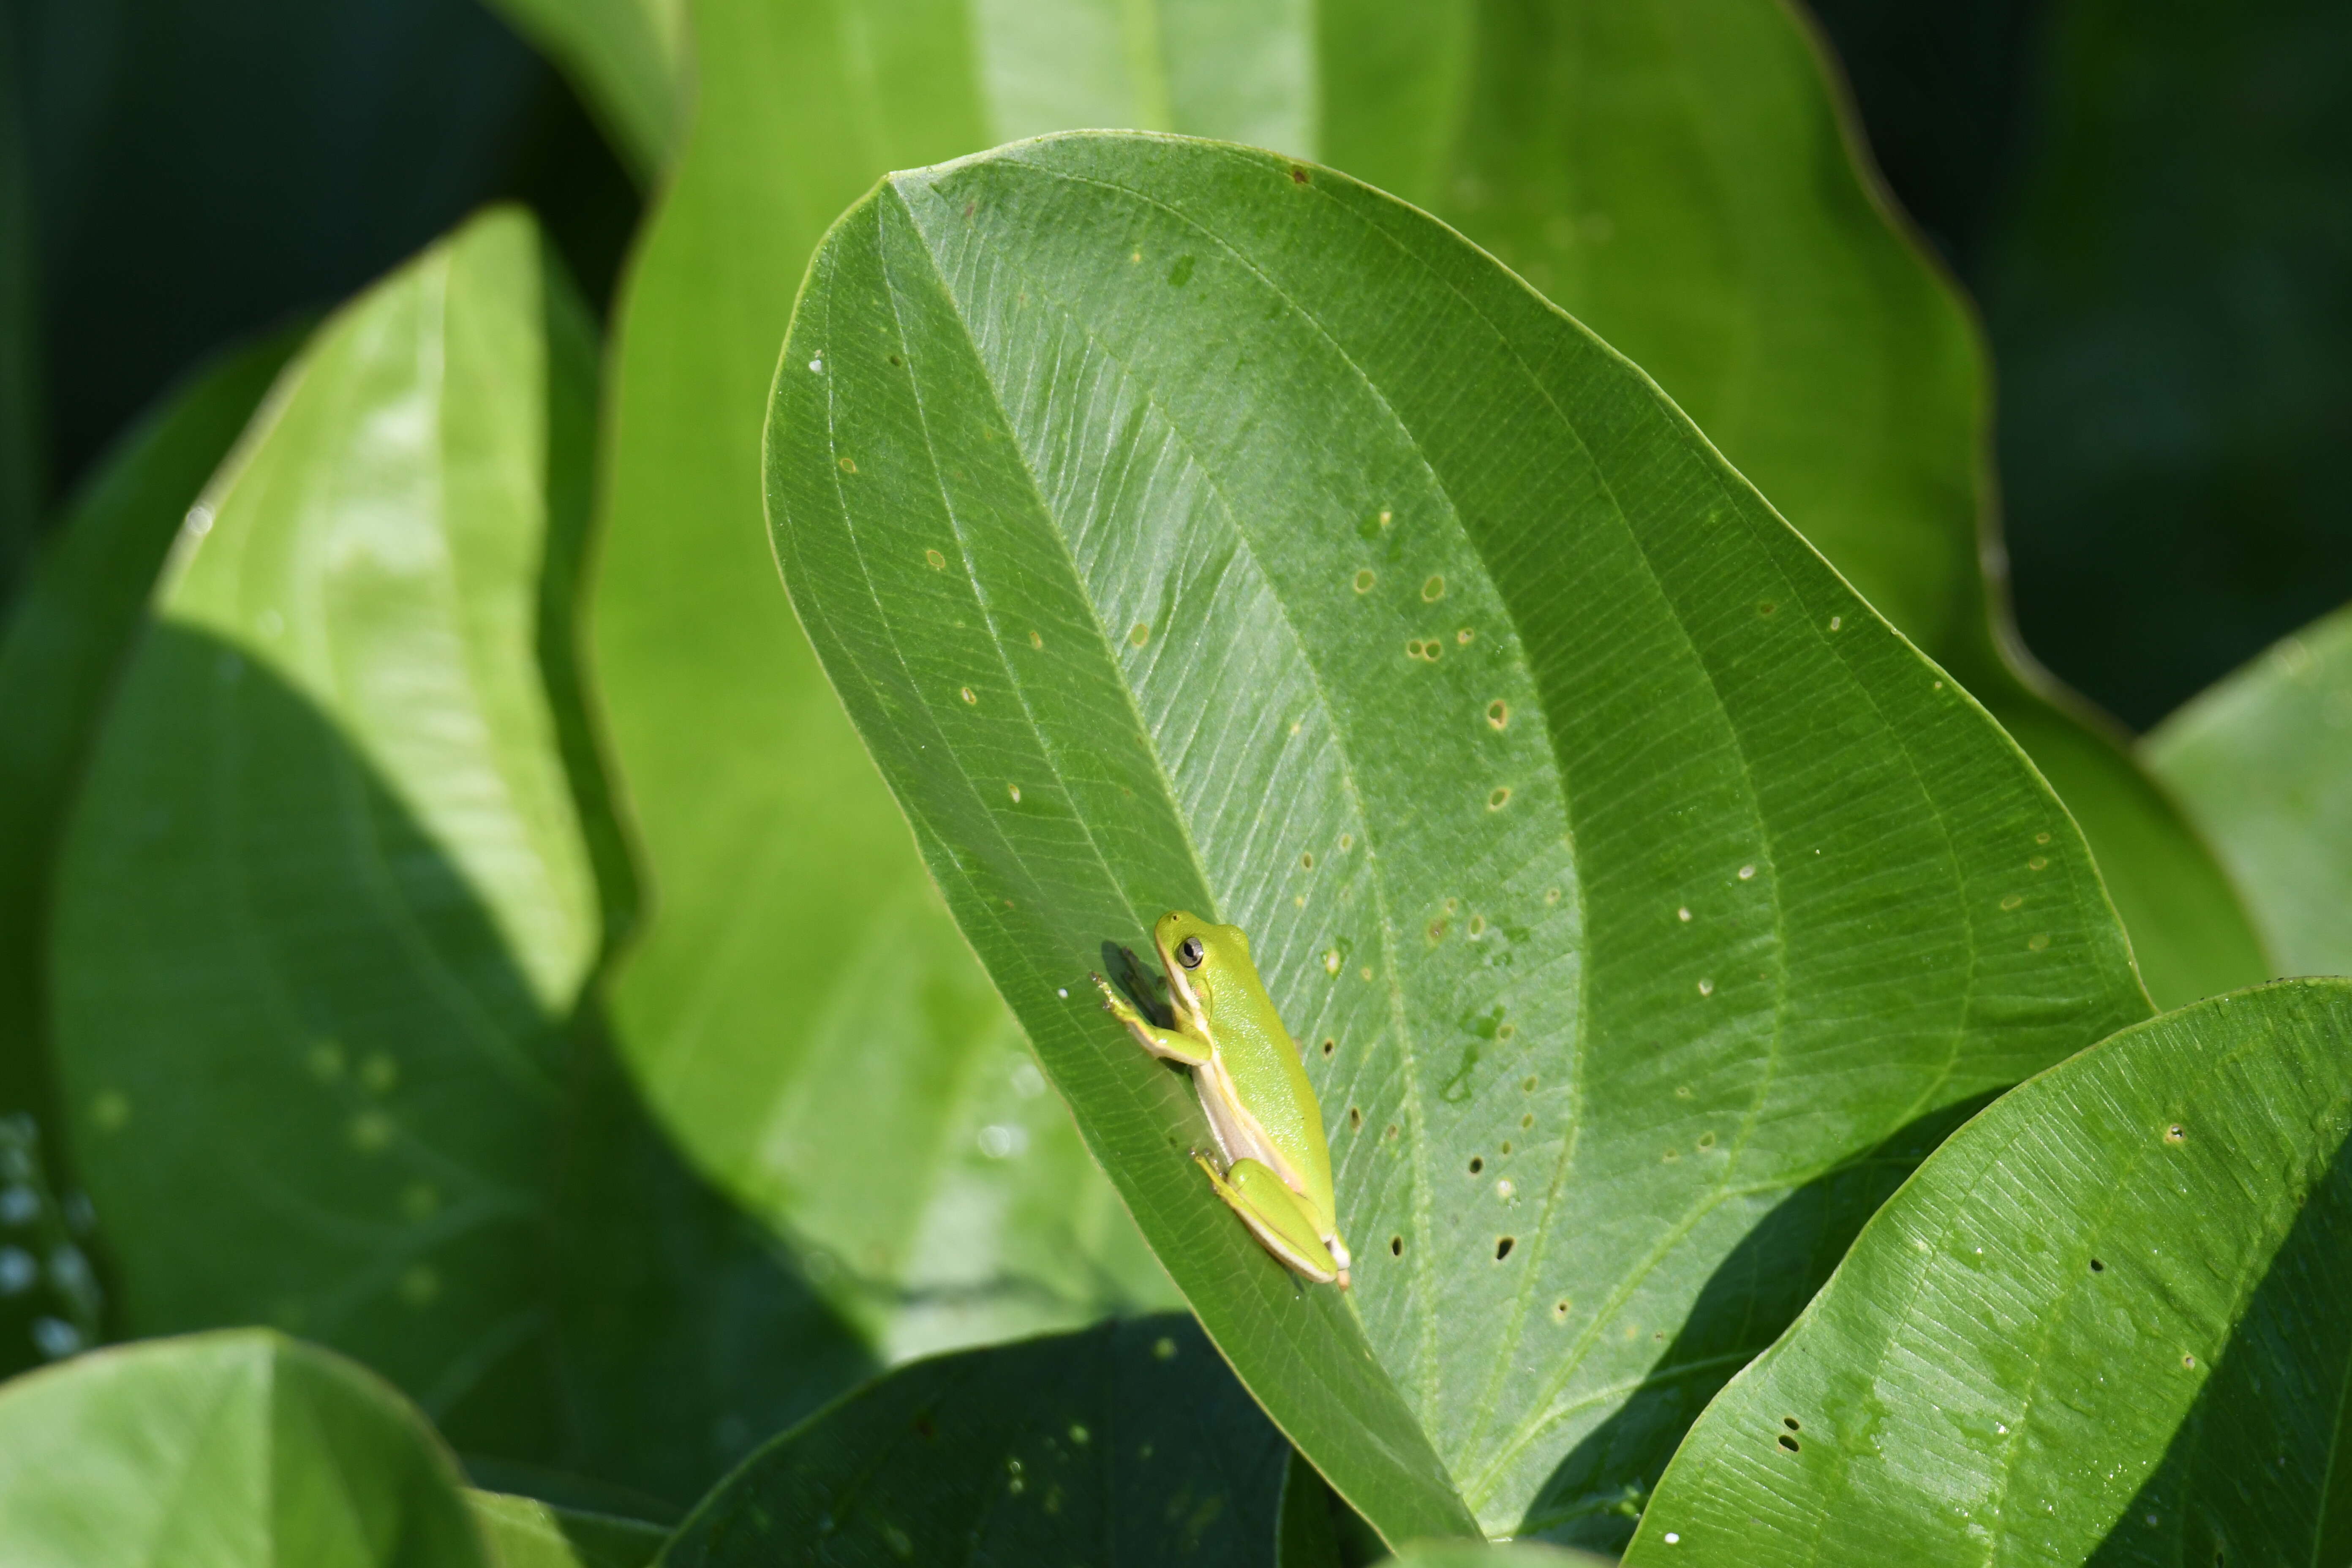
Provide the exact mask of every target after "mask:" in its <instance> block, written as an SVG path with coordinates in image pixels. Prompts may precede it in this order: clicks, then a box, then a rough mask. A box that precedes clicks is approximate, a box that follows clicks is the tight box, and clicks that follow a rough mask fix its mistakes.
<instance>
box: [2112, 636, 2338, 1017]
mask: <svg viewBox="0 0 2352 1568" xmlns="http://www.w3.org/2000/svg"><path fill="white" fill-rule="evenodd" d="M2140 749H2141V751H2142V752H2143V753H2144V754H2145V755H2146V756H2147V760H2148V764H2149V766H2151V767H2153V768H2154V769H2155V770H2156V771H2157V773H2158V774H2159V775H2160V776H2161V777H2162V778H2163V779H2164V781H2165V782H2166V783H2167V784H2170V785H2171V786H2172V788H2173V790H2174V791H2175V792H2176V793H2178V794H2179V796H2180V798H2181V800H2182V801H2183V802H2185V803H2186V804H2187V805H2188V807H2189V815H2190V816H2193V817H2195V818H2196V820H2197V823H2198V826H2200V827H2202V828H2203V829H2204V830H2205V833H2206V836H2207V837H2210V839H2211V840H2212V841H2213V843H2214V845H2215V847H2217V848H2219V849H2220V850H2221V858H2222V859H2223V860H2224V861H2226V862H2227V863H2228V864H2229V867H2230V869H2231V872H2233V873H2234V874H2235V875H2236V877H2237V879H2238V885H2239V886H2240V887H2241V888H2243V889H2245V892H2246V901H2247V903H2248V904H2249V905H2250V906H2252V909H2253V911H2254V916H2255V919H2257V920H2258V921H2261V922H2262V927H2263V938H2264V939H2265V940H2266V941H2267V942H2269V944H2270V949H2271V951H2272V952H2274V953H2276V954H2277V955H2278V962H2279V964H2280V967H2281V968H2282V969H2284V971H2285V972H2286V973H2289V974H2352V782H2348V781H2352V610H2339V611H2337V612H2336V614H2335V615H2333V616H2329V617H2327V618H2326V620H2323V621H2321V622H2319V623H2318V624H2316V625H2315V626H2309V627H2306V628H2305V630H2303V631H2300V632H2297V633H2296V634H2295V635H2294V636H2293V637H2288V638H2287V639H2285V640H2284V642H2282V643H2280V644H2279V645H2278V646H2277V647H2273V649H2271V650H2270V652H2269V653H2267V654H2265V655H2264V656H2263V658H2260V659H2257V660H2256V661H2255V662H2254V663H2252V664H2251V665H2249V666H2248V667H2247V668H2244V669H2242V670H2240V671H2239V672H2238V673H2237V674H2235V675H2233V676H2231V678H2230V679H2227V680H2225V681H2223V682H2221V684H2220V685H2219V686H2216V687H2215V688H2214V689H2212V690H2210V691H2208V692H2206V693H2205V694H2204V695H2203V696H2201V697H2200V698H2198V699H2197V700H2196V701H2194V702H2192V703H2190V704H2189V706H2188V707H2186V708H2184V709H2182V710H2180V711H2179V712H2178V713H2176V714H2174V715H2173V716H2172V717H2171V718H2170V719H2168V720H2166V721H2165V722H2164V726H2163V727H2162V728H2161V729H2159V730H2158V731H2156V732H2155V733H2153V734H2151V735H2149V736H2148V737H2147V740H2146V741H2145V742H2142V743H2141V748H2140Z"/></svg>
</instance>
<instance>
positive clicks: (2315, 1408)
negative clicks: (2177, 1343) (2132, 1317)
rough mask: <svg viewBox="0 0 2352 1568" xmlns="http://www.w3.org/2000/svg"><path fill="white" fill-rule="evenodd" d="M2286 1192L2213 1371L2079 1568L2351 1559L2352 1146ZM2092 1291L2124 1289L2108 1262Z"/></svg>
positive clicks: (2117, 1265)
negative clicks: (2347, 1427) (2289, 1210)
mask: <svg viewBox="0 0 2352 1568" xmlns="http://www.w3.org/2000/svg"><path fill="white" fill-rule="evenodd" d="M2296 1197H2297V1201H2298V1203H2299V1205H2300V1209H2301V1212H2300V1213H2298V1214H2297V1215H2296V1216H2295V1221H2294V1226H2292V1227H2291V1228H2290V1229H2289V1230H2288V1232H2287V1237H2286V1240H2285V1242H2284V1244H2283V1245H2282V1246H2281V1247H2279V1249H2278V1252H2277V1254H2276V1255H2275V1256H2274V1257H2273V1258H2272V1259H2271V1265H2270V1268H2268V1269H2267V1270H2266V1271H2265V1272H2264V1273H2263V1280H2262V1283H2261V1284H2260V1285H2258V1286H2256V1287H2255V1289H2254V1294H2253V1297H2252V1300H2249V1301H2248V1302H2247V1304H2246V1310H2245V1313H2244V1315H2243V1316H2242V1317H2241V1318H2240V1319H2239V1320H2238V1324H2237V1327H2236V1328H2235V1329H2234V1330H2232V1331H2231V1334H2230V1340H2229V1343H2228V1344H2227V1345H2226V1346H2225V1347H2223V1349H2222V1352H2221V1355H2220V1356H2219V1357H2218V1358H2217V1359H2216V1360H2215V1362H2214V1364H2213V1370H2212V1374H2211V1376H2210V1377H2209V1378H2208V1379H2207V1380H2206V1383H2205V1385H2204V1387H2203V1388H2202V1389H2201V1390H2200V1391H2199V1393H2198V1395H2197V1398H2196V1401H2195V1402H2194V1403H2193V1404H2192V1405H2190V1406H2189V1414H2188V1415H2187V1417H2186V1418H2185V1419H2183V1420H2182V1422H2181V1424H2180V1426H2179V1429H2178V1430H2177V1431H2175V1432H2174V1433H2173V1435H2172V1441H2171V1442H2170V1443H2169V1444H2168V1446H2167V1447H2166V1448H2165V1452H2164V1458H2163V1459H2162V1460H2160V1461H2159V1462H2158V1465H2157V1467H2156V1469H2155V1472H2154V1473H2153V1474H2152V1475H2150V1476H2149V1478H2148V1479H2147V1481H2146V1482H2145V1483H2143V1484H2142V1486H2141V1487H2140V1489H2139V1492H2138V1495H2137V1496H2135V1497H2134V1498H2133V1499H2132V1500H2131V1506H2129V1507H2128V1508H2126V1509H2125V1510H2124V1512H2123V1517H2122V1518H2121V1519H2119V1520H2117V1521H2116V1523H2115V1525H2114V1526H2113V1527H2112V1528H2111V1529H2110V1530H2109V1531H2108V1532H2107V1536H2106V1539H2105V1541H2103V1542H2100V1545H2099V1550H2098V1551H2097V1552H2095V1553H2094V1554H2093V1556H2092V1558H2091V1561H2090V1565H2089V1568H2142V1565H2148V1568H2155V1565H2158V1564H2161V1565H2162V1568H2206V1565H2207V1564H2209V1563H2210V1564H2211V1565H2212V1568H2265V1565H2267V1564H2270V1563H2344V1562H2347V1561H2352V1507H2347V1500H2352V1468H2347V1467H2352V1458H2347V1456H2346V1454H2345V1452H2344V1448H2343V1445H2342V1443H2341V1442H2340V1441H2339V1438H2340V1435H2341V1434H2340V1424H2341V1422H2342V1419H2343V1413H2344V1407H2345V1401H2346V1391H2347V1385H2352V1315H2347V1313H2346V1312H2345V1310H2344V1303H2345V1302H2346V1301H2347V1300H2352V1146H2347V1147H2340V1148H2338V1149H2337V1151H2336V1157H2335V1158H2334V1159H2333V1160H2332V1161H2331V1162H2329V1164H2328V1168H2327V1173H2326V1175H2324V1176H2322V1177H2321V1178H2320V1180H2319V1181H2318V1182H2317V1183H2316V1184H2314V1185H2313V1186H2312V1187H2311V1188H2310V1190H2309V1191H2307V1192H2304V1193H2299V1194H2296ZM2134 1288H2135V1287H2134V1281H2133V1278H2132V1270H2131V1268H2130V1267H2129V1266H2128V1264H2127V1263H2126V1261H2125V1260H2124V1258H2122V1257H2121V1255H2120V1254H2117V1255H2116V1257H2115V1261H2114V1262H2112V1263H2110V1264H2108V1265H2107V1266H2106V1267H2105V1268H2102V1269H2101V1270H2100V1272H2099V1274H2098V1277H2097V1279H2096V1283H2095V1289H2101V1290H2111V1291H2115V1292H2118V1293H2121V1292H2126V1291H2129V1290H2131V1289H2134ZM2166 1353H2167V1354H2170V1353H2171V1350H2170V1347H2166ZM2118 1381H2120V1380H2118Z"/></svg>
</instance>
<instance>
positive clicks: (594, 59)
mask: <svg viewBox="0 0 2352 1568" xmlns="http://www.w3.org/2000/svg"><path fill="white" fill-rule="evenodd" d="M490 6H491V9H492V10H495V11H498V12H499V13H501V14H503V15H504V16H506V18H507V20H509V22H512V23H513V24H514V26H515V27H516V28H517V30H519V31H520V32H521V33H523V34H524V35H525V36H526V37H530V39H531V40H532V41H533V42H535V43H536V44H538V45H539V47H541V49H543V50H545V51H546V52H547V53H548V54H549V55H551V56H552V57H553V58H555V60H556V61H557V62H558V63H559V64H561V65H562V67H563V68H564V70H565V71H566V72H567V73H568V74H569V75H570V76H571V77H572V79H573V80H574V81H575V82H577V83H578V84H579V86H580V88H581V90H582V95H583V97H585V98H586V99H587V100H588V101H589V102H590V103H592V104H593V105H594V106H595V110H596V112H597V113H598V115H599V116H601V117H602V118H603V120H604V130H605V133H606V134H607V135H608V136H609V137H611V139H612V141H613V144H614V146H615V147H617V148H619V149H620V152H621V154H622V156H623V157H624V158H625V159H626V160H627V161H628V163H629V166H630V168H631V169H632V170H633V171H634V172H635V174H636V175H637V177H638V178H639V179H640V180H646V181H650V180H652V179H653V178H654V177H656V175H658V174H660V173H661V171H662V169H663V167H664V165H666V164H667V163H668V162H669V154H670V149H671V147H672V145H673V143H675V142H676V141H677V132H678V129H679V125H680V121H682V119H683V118H684V117H683V115H682V113H681V110H682V108H683V101H684V99H685V96H686V90H687V81H686V58H685V57H686V31H687V16H686V11H687V6H686V0H490Z"/></svg>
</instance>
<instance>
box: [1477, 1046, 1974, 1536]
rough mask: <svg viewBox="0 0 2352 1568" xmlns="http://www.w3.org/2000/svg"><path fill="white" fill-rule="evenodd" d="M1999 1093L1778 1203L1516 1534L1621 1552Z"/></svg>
mask: <svg viewBox="0 0 2352 1568" xmlns="http://www.w3.org/2000/svg"><path fill="white" fill-rule="evenodd" d="M1999 1098H2000V1094H1999V1092H1998V1091H1996V1092H1993V1093H1989V1094H1984V1095H1980V1096H1979V1097H1977V1098H1975V1099H1973V1100H1965V1101H1963V1102H1961V1103H1959V1104H1958V1105H1953V1106H1949V1107H1947V1108H1946V1109H1944V1110H1937V1111H1932V1112H1930V1113H1929V1114H1927V1115H1925V1116H1922V1117H1918V1118H1916V1120H1914V1121H1910V1122H1909V1123H1907V1124H1906V1125H1905V1126H1904V1127H1903V1128H1902V1129H1901V1130H1899V1131H1896V1132H1895V1133H1894V1134H1892V1135H1891V1136H1889V1137H1887V1138H1886V1139H1885V1140H1883V1141H1882V1142H1880V1143H1879V1144H1878V1145H1877V1146H1876V1147H1874V1148H1873V1149H1871V1150H1869V1151H1868V1152H1865V1153H1863V1154H1860V1155H1857V1156H1856V1157H1855V1158H1853V1160H1850V1161H1848V1162H1847V1163H1844V1164H1843V1165H1840V1166H1839V1167H1837V1168H1836V1169H1835V1170H1832V1171H1830V1172H1828V1173H1824V1174H1822V1175H1820V1176H1817V1177H1815V1178H1814V1179H1813V1180H1812V1181H1811V1182H1808V1183H1806V1184H1804V1185H1803V1186H1801V1187H1799V1188H1797V1189H1796V1190H1795V1191H1793V1192H1791V1193H1790V1194H1789V1195H1788V1196H1787V1197H1785V1198H1782V1199H1781V1200H1780V1202H1779V1203H1778V1204H1776V1205H1773V1208H1772V1210H1771V1212H1770V1213H1769V1214H1768V1215H1765V1216H1764V1218H1763V1220H1762V1221H1761V1222H1760V1223H1759V1224H1758V1226H1756V1228H1755V1229H1754V1230H1752V1231H1750V1232H1749V1233H1748V1236H1747V1237H1746V1238H1745V1239H1743V1240H1742V1241H1741V1242H1740V1244H1739V1245H1738V1247H1735V1248H1733V1250H1732V1252H1731V1255H1730V1256H1729V1257H1727V1258H1725V1259H1724V1260H1723V1262H1722V1264H1721V1265H1720V1266H1719V1267H1718V1268H1717V1269H1716V1271H1715V1272H1714V1274H1713V1275H1711V1276H1709V1278H1708V1279H1707V1282H1706V1286H1705V1288H1704V1289H1701V1290H1700V1291H1699V1294H1698V1299H1697V1300H1696V1301H1694V1302H1693V1303H1692V1306H1691V1310H1690V1315H1689V1316H1688V1317H1687V1318H1685V1319H1684V1320H1683V1326H1682V1328H1681V1330H1680V1331H1678V1332H1677V1333H1676V1334H1675V1338H1674V1340H1673V1342H1671V1343H1669V1344H1668V1345H1667V1346H1666V1349H1665V1351H1664V1353H1663V1354H1662V1355H1660V1356H1659V1357H1658V1359H1657V1361H1656V1362H1655V1363H1653V1364H1652V1366H1651V1368H1650V1371H1649V1373H1648V1374H1647V1375H1646V1376H1645V1377H1644V1378H1643V1382H1642V1384H1641V1386H1640V1387H1638V1388H1637V1389H1635V1390H1634V1391H1633V1394H1631V1395H1629V1396H1628V1397H1627V1398H1626V1400H1625V1403H1624V1405H1622V1407H1621V1408H1620V1409H1619V1410H1618V1411H1617V1413H1616V1414H1615V1415H1612V1416H1610V1417H1609V1418H1608V1419H1607V1420H1606V1421H1603V1422H1602V1423H1601V1425H1600V1426H1597V1427H1595V1428H1594V1429H1593V1430H1592V1431H1591V1432H1590V1433H1588V1434H1587V1435H1586V1436H1585V1437H1584V1439H1583V1441H1581V1442H1580V1443H1579V1444H1577V1446H1576V1447H1574V1448H1572V1449H1570V1451H1569V1454H1568V1456H1567V1458H1563V1459H1562V1460H1561V1461H1560V1462H1559V1466H1558V1467H1557V1468H1554V1469H1553V1471H1552V1473H1551V1475H1550V1477H1549V1479H1547V1480H1546V1481H1545V1483H1544V1486H1543V1489H1541V1490H1540V1491H1539V1492H1538V1493H1537V1495H1536V1500H1535V1502H1534V1503H1533V1505H1531V1506H1530V1507H1529V1508H1528V1512H1527V1515H1526V1517H1525V1518H1524V1519H1523V1520H1522V1521H1521V1522H1520V1524H1519V1527H1518V1530H1517V1534H1518V1535H1519V1536H1521V1537H1527V1536H1540V1537H1541V1538H1543V1539H1544V1540H1547V1541H1552V1542H1559V1543H1560V1544H1562V1545H1566V1546H1575V1547H1581V1548H1583V1549H1585V1550H1587V1551H1592V1552H1610V1553H1612V1554H1614V1553H1618V1552H1622V1551H1623V1550H1624V1549H1625V1543H1626V1542H1627V1541H1628V1540H1630V1539H1631V1538H1632V1536H1633V1526H1634V1525H1635V1523H1636V1522H1638V1521H1640V1519H1641V1517H1642V1510H1643V1507H1644V1506H1645V1505H1646V1504H1647V1502H1648V1500H1649V1496H1650V1492H1651V1490H1652V1489H1654V1487H1655V1486H1656V1485H1657V1483H1658V1478H1659V1477H1660V1476H1662V1475H1664V1473H1665V1468H1666V1462H1667V1460H1669V1459H1671V1458H1673V1457H1674V1452H1675V1447H1676V1445H1678V1444H1680V1443H1681V1442H1682V1440H1683V1434H1684V1433H1685V1432H1687V1431H1688V1430H1689V1429H1690V1425H1691V1423H1692V1422H1693V1421H1696V1419H1697V1418H1698V1414H1699V1412H1700V1411H1702V1410H1704V1409H1706V1405H1707V1402H1708V1401H1709V1400H1711V1399H1713V1398H1714V1397H1715V1396H1716V1394H1717V1392H1718V1391H1719V1390H1720V1389H1721V1388H1722V1387H1723V1385H1724V1384H1727V1383H1728V1382H1730V1381H1731V1378H1732V1376H1733V1374H1734V1373H1738V1371H1739V1369H1740V1368H1741V1367H1744V1366H1746V1365H1747V1364H1748V1363H1749V1362H1751V1361H1753V1360H1754V1359H1755V1358H1756V1357H1757V1356H1758V1355H1759V1353H1761V1352H1763V1351H1764V1350H1765V1349H1766V1348H1767V1347H1769V1345H1770V1344H1771V1343H1772V1342H1773V1341H1774V1340H1777V1339H1779V1338H1780V1334H1781V1333H1782V1331H1785V1330H1786V1329H1787V1328H1788V1326H1789V1325H1790V1323H1792V1322H1794V1321H1796V1318H1797V1314H1798V1313H1799V1312H1801V1311H1802V1310H1804V1308H1805V1304H1806V1303H1807V1302H1808V1301H1810V1300H1812V1299H1813V1296H1814V1294H1815V1293H1816V1292H1817V1291H1819V1290H1820V1289H1821V1288H1822V1285H1823V1284H1824V1283H1825V1282H1826V1281H1827V1280H1828V1279H1829V1277H1830V1275H1831V1273H1832V1271H1834V1270H1835V1269H1836V1268H1837V1266H1838V1263H1839V1261H1840V1260H1841V1259H1843V1258H1844V1257H1845V1254H1846V1249H1847V1248H1848V1247H1851V1246H1852V1245H1853V1238H1854V1237H1855V1236H1856V1235H1857V1234H1859V1233H1860V1231H1861V1229H1862V1227H1863V1225H1864V1222H1866V1221H1867V1220H1868V1219H1869V1218H1870V1216H1871V1215H1874V1214H1875V1213H1877V1212H1878V1209H1879V1205H1882V1204H1884V1203H1885V1201H1886V1200H1887V1199H1888V1198H1889V1197H1891V1196H1892V1195H1893V1194H1894V1193H1895V1188H1897V1187H1899V1186H1901V1185H1902V1184H1903V1181H1904V1178H1905V1177H1906V1176H1908V1175H1910V1173H1912V1171H1913V1170H1914V1169H1915V1168H1916V1167H1917V1165H1918V1163H1919V1162H1920V1161H1922V1160H1924V1159H1926V1158H1927V1156H1928V1155H1929V1154H1930V1153H1932V1152H1934V1151H1935V1149H1936V1146H1937V1144H1939V1143H1941V1142H1943V1141H1944V1140H1945V1139H1946V1138H1947V1137H1948V1136H1949V1135H1950V1134H1951V1133H1952V1131H1954V1130H1955V1129H1957V1128H1958V1126H1959V1125H1960V1124H1961V1123H1962V1122H1964V1121H1967V1120H1968V1119H1969V1117H1971V1116H1974V1115H1975V1114H1976V1113H1977V1112H1978V1111H1979V1110H1983V1109H1984V1108H1985V1107H1986V1106H1987V1105H1990V1103H1991V1102H1992V1101H1993V1100H1998V1099H1999Z"/></svg>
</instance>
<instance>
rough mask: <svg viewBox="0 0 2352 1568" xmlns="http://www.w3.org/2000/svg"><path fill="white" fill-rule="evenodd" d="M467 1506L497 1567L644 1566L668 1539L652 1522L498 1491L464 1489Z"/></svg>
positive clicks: (618, 1567) (627, 1567)
mask: <svg viewBox="0 0 2352 1568" xmlns="http://www.w3.org/2000/svg"><path fill="white" fill-rule="evenodd" d="M466 1506H467V1508H469V1509H471V1510H473V1514H474V1522H475V1524H476V1525H477V1526H478V1527H479V1528H480V1530H481V1532H482V1539H483V1542H484V1544H485V1545H486V1546H487V1547H488V1549H489V1558H490V1561H491V1562H492V1563H496V1564H498V1568H645V1565H646V1563H651V1562H652V1561H653V1560H654V1558H655V1557H656V1555H657V1554H658V1553H659V1552H661V1549H662V1543H663V1542H666V1541H667V1540H668V1539H669V1531H667V1530H664V1529H663V1528H662V1527H661V1526H659V1525H657V1524H646V1523H643V1522H641V1521H637V1520H634V1519H615V1518H613V1517H611V1516H610V1515H607V1514H596V1513H579V1512H575V1511H573V1510H570V1509H562V1508H557V1507H554V1506H553V1505H552V1504H550V1503H543V1502H541V1501H539V1500H537V1499H535V1498H525V1497H509V1496H507V1495H506V1494H505V1493H503V1492H484V1491H469V1492H467V1494H466Z"/></svg>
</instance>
